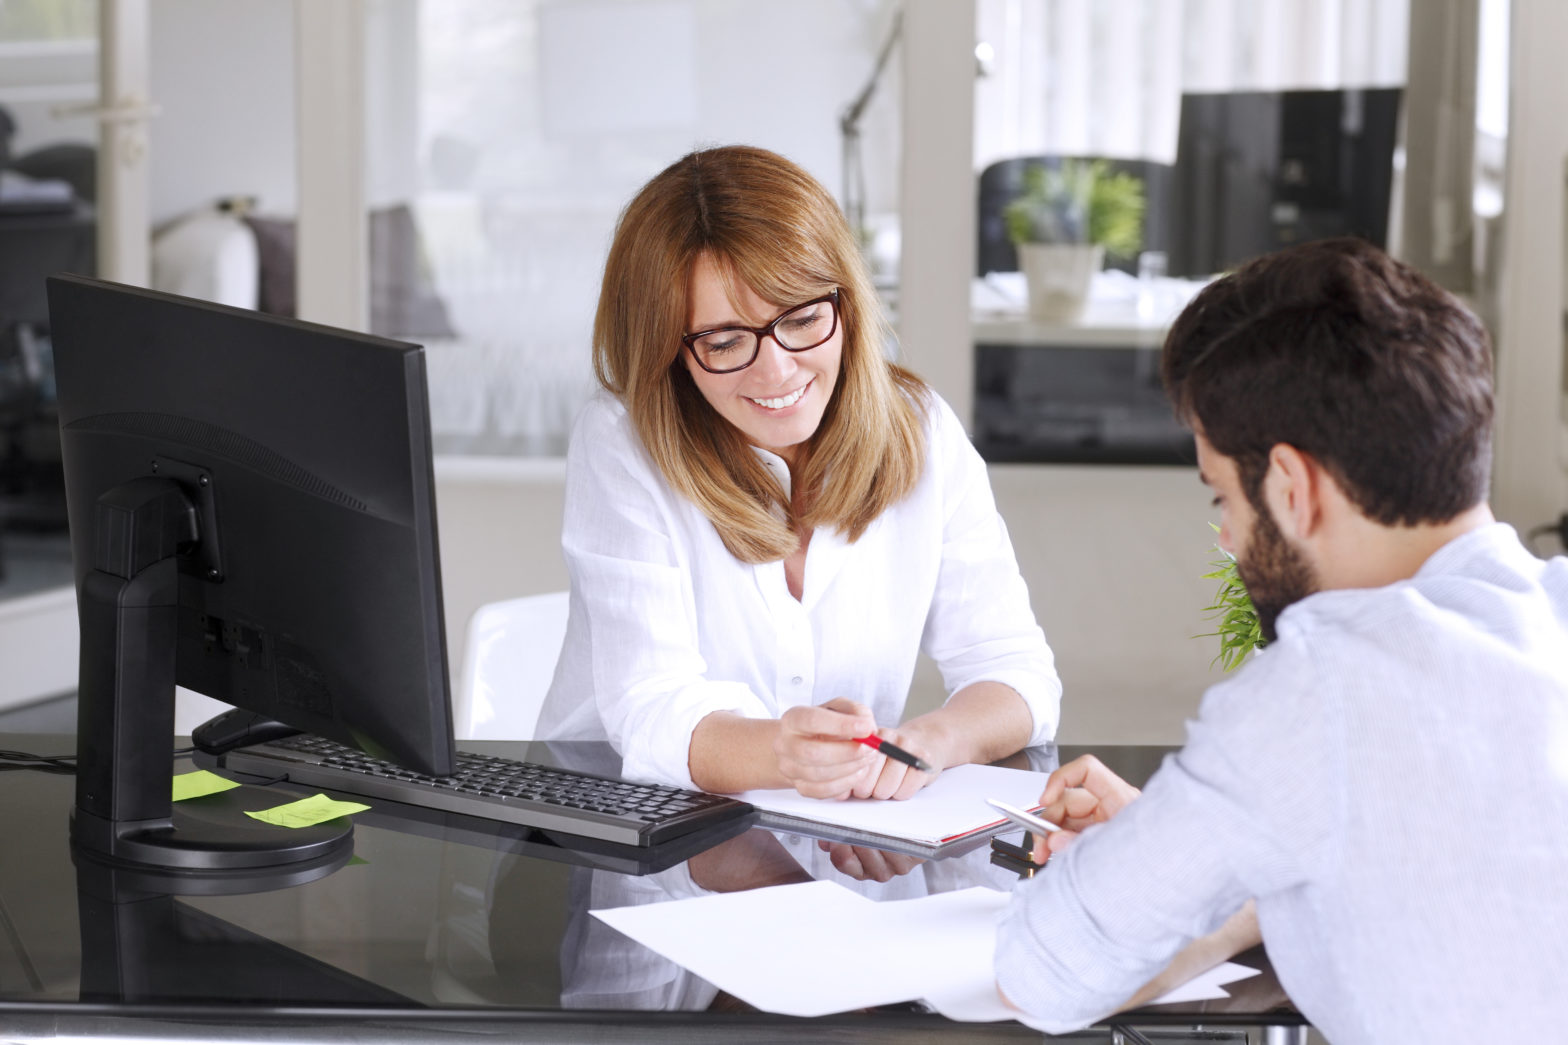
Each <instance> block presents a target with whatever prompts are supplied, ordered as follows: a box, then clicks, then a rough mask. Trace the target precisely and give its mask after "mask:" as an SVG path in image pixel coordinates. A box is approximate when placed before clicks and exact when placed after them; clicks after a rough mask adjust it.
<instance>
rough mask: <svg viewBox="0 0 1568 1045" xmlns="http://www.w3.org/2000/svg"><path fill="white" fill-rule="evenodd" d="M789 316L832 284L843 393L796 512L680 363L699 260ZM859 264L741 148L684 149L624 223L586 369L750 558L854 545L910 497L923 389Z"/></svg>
mask: <svg viewBox="0 0 1568 1045" xmlns="http://www.w3.org/2000/svg"><path fill="white" fill-rule="evenodd" d="M703 255H706V256H707V257H709V258H710V259H711V260H712V261H713V262H714V263H715V264H716V266H717V267H718V269H719V271H720V273H721V274H722V276H721V278H723V279H724V280H725V281H726V283H727V284H730V285H733V284H735V283H737V282H739V283H744V284H745V285H746V286H748V287H750V288H751V289H752V290H753V291H755V292H756V293H757V294H758V295H759V296H760V297H762V298H763V299H765V300H766V301H768V302H770V303H772V304H775V305H778V306H779V307H780V308H787V307H788V306H790V305H793V304H798V303H799V302H802V301H808V300H810V299H812V298H817V297H821V296H822V295H823V294H826V293H828V292H830V291H831V290H833V288H835V287H837V288H838V292H839V293H838V308H839V319H840V322H841V324H842V325H843V339H844V341H843V346H844V347H843V353H842V358H841V361H840V364H839V376H838V382H837V385H836V386H835V388H834V390H833V395H832V398H831V399H830V400H829V402H828V406H827V409H826V410H825V412H824V413H823V416H822V422H821V424H820V425H819V426H818V427H817V431H816V432H815V433H814V434H813V435H812V437H811V438H810V439H809V440H808V441H807V442H806V444H804V446H803V447H802V448H801V449H802V450H803V451H804V452H803V453H802V454H801V462H800V466H799V468H798V469H797V471H796V473H795V476H794V478H793V483H794V485H795V487H796V494H797V495H796V503H797V504H798V505H800V510H799V511H798V512H797V511H796V509H795V508H794V507H792V506H791V504H790V498H788V497H786V496H785V494H784V490H783V487H782V486H781V485H780V484H779V483H778V481H777V480H776V479H774V478H773V476H772V475H771V474H770V473H769V472H768V470H767V469H766V468H765V467H763V465H762V462H761V461H759V460H758V458H757V456H756V454H755V453H753V452H752V451H751V449H750V444H748V443H747V441H746V439H745V437H744V436H743V435H742V434H741V432H740V431H739V430H738V429H736V428H735V427H734V426H733V425H731V424H730V423H729V422H728V421H726V420H725V419H724V418H722V417H721V416H719V414H718V412H717V411H715V410H714V409H713V407H712V406H710V405H709V404H708V402H707V400H706V399H704V398H703V396H702V393H701V392H700V391H699V390H698V388H697V386H696V384H695V383H694V382H693V381H692V379H691V375H690V374H689V373H688V372H687V370H686V367H685V366H684V365H683V363H682V361H681V360H680V358H679V356H680V352H681V340H680V339H681V335H682V334H684V333H686V330H685V325H686V318H687V315H688V306H689V301H690V293H691V273H692V268H693V265H694V264H695V262H696V260H697V259H698V258H699V257H700V256H703ZM890 336H891V335H890V331H889V330H888V328H887V324H886V321H885V320H884V319H883V317H882V310H881V307H880V305H879V303H878V301H877V297H876V291H875V290H874V289H873V288H872V286H871V280H870V277H869V276H868V275H867V273H866V268H865V263H864V261H863V260H862V258H861V255H860V250H859V248H858V247H857V245H856V243H855V238H854V236H852V235H851V234H850V231H849V226H848V224H847V223H846V222H845V220H844V215H843V213H842V212H841V211H840V210H839V208H838V205H837V204H836V203H835V202H834V201H833V198H832V196H830V195H829V194H828V193H827V191H826V190H825V189H824V188H823V187H822V186H821V185H820V184H819V183H818V182H817V181H816V180H815V179H814V178H812V176H811V175H810V174H807V173H806V172H805V171H804V170H802V169H801V168H800V167H798V166H796V165H795V164H794V163H791V162H790V161H789V160H786V159H785V158H784V157H782V156H779V155H777V154H775V153H772V152H768V151H766V150H764V149H756V148H751V147H748V146H725V147H722V148H713V149H703V150H699V151H697V152H693V153H691V154H689V155H687V156H685V157H683V158H681V159H680V160H678V161H676V162H675V163H674V164H672V165H671V166H670V167H668V168H666V169H665V170H664V171H663V172H662V173H660V174H659V175H658V176H657V177H655V178H654V179H653V180H652V181H650V182H649V183H648V184H647V185H645V186H644V187H643V188H642V190H641V191H640V192H638V194H637V195H636V197H634V198H633V199H632V201H631V203H629V204H628V205H627V207H626V210H625V211H624V212H623V213H622V215H621V219H620V223H619V225H618V226H617V228H616V232H615V240H614V242H613V243H611V245H610V253H609V257H608V258H607V259H606V261H605V267H604V282H603V284H602V286H601V288H600V292H599V308H598V311H597V313H596V314H595V316H594V330H593V356H594V372H595V374H596V375H597V376H598V379H599V383H600V384H602V385H603V386H604V387H605V388H606V389H608V390H609V391H610V392H611V393H613V394H614V395H615V396H616V397H617V398H619V399H620V400H621V402H622V403H624V404H625V406H626V409H627V412H628V414H629V415H630V417H631V419H632V424H633V426H634V427H635V428H636V430H637V434H638V436H639V437H641V439H642V442H643V446H644V447H645V448H646V449H647V451H648V453H649V455H650V456H651V457H652V458H653V461H654V463H655V464H656V465H658V468H659V470H660V472H662V473H663V475H664V478H665V479H666V480H667V481H668V482H669V484H670V485H671V486H672V487H673V488H674V489H675V490H677V491H678V492H680V493H681V494H682V495H684V496H685V497H687V498H689V499H690V500H691V501H692V502H693V503H694V504H696V505H697V506H698V507H699V508H700V509H701V510H702V512H703V513H704V514H705V515H707V517H708V518H709V519H710V520H712V522H713V525H714V527H715V528H716V529H717V530H718V532H719V536H720V537H721V538H722V539H723V541H724V545H725V547H726V548H728V549H729V550H730V553H731V554H733V555H734V556H735V557H736V558H738V559H740V560H742V561H743V562H751V563H761V562H773V561H775V560H778V559H783V558H785V557H787V556H788V555H790V554H791V553H792V552H794V551H795V550H796V548H798V547H799V544H800V538H799V534H800V533H801V532H807V531H809V530H810V529H812V528H815V527H817V526H831V527H833V528H835V529H837V530H839V531H840V532H841V533H843V534H845V535H846V537H847V538H848V539H849V540H850V541H855V540H857V539H859V537H860V535H861V534H863V533H865V531H866V527H868V526H870V525H871V522H872V521H873V520H874V519H875V518H876V517H877V516H878V515H880V514H881V513H882V512H883V510H885V509H886V508H888V507H889V506H890V505H893V504H896V503H897V502H898V501H900V500H902V499H903V498H904V497H906V496H907V495H908V494H909V492H910V491H911V490H912V489H913V488H914V486H915V483H916V482H917V481H918V480H919V478H920V473H921V471H922V469H923V468H924V465H925V452H926V446H925V429H924V412H925V409H926V407H927V405H928V395H929V392H928V390H927V388H926V386H925V384H924V382H922V381H921V380H920V379H919V378H918V377H916V376H915V375H914V374H912V373H910V372H909V371H907V370H905V369H903V368H902V367H900V366H897V365H896V364H894V363H892V362H891V361H889V360H888V359H887V357H886V354H885V350H884V346H885V345H886V343H887V341H888V338H889V337H890Z"/></svg>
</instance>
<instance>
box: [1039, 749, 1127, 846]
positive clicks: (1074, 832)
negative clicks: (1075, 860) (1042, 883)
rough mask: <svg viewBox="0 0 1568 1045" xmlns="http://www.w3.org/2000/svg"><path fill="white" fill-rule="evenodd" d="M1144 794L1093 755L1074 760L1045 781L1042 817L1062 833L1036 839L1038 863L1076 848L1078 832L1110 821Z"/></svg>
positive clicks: (1054, 832) (1041, 802)
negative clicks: (1058, 826)
mask: <svg viewBox="0 0 1568 1045" xmlns="http://www.w3.org/2000/svg"><path fill="white" fill-rule="evenodd" d="M1140 794H1142V792H1141V791H1139V790H1138V789H1137V788H1136V787H1133V786H1132V785H1131V784H1129V783H1127V781H1125V780H1123V779H1122V778H1121V777H1119V776H1117V775H1116V774H1115V773H1112V772H1111V771H1110V770H1109V769H1106V768H1105V763H1103V762H1101V761H1100V760H1099V759H1097V758H1095V757H1094V756H1093V755H1083V756H1081V757H1079V758H1075V759H1073V760H1072V761H1071V762H1069V763H1067V764H1066V765H1065V766H1062V767H1060V768H1059V769H1057V770H1056V772H1054V773H1052V774H1051V775H1050V776H1049V777H1048V778H1046V781H1045V790H1044V791H1043V792H1041V794H1040V804H1041V805H1042V806H1044V807H1045V809H1044V811H1043V812H1042V813H1041V814H1040V815H1041V816H1043V817H1044V818H1045V819H1047V820H1049V821H1051V822H1052V823H1053V824H1060V825H1061V827H1062V830H1060V831H1053V832H1051V833H1050V834H1049V835H1046V836H1045V837H1044V838H1036V839H1035V840H1034V862H1035V863H1037V864H1043V863H1045V862H1046V861H1047V860H1049V859H1050V857H1051V854H1052V853H1059V852H1061V851H1062V850H1064V849H1066V848H1067V847H1068V846H1070V845H1072V844H1073V842H1075V841H1076V840H1077V838H1078V832H1080V831H1082V830H1083V829H1084V828H1086V827H1088V826H1089V825H1090V824H1098V823H1101V822H1103V821H1106V820H1109V819H1110V818H1111V817H1113V816H1115V815H1116V814H1117V813H1119V812H1121V811H1122V810H1123V809H1125V808H1126V807H1127V805H1128V804H1129V803H1131V802H1132V800H1133V799H1135V798H1137V797H1138V796H1139V795H1140Z"/></svg>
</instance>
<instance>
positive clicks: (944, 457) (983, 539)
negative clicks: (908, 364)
mask: <svg viewBox="0 0 1568 1045" xmlns="http://www.w3.org/2000/svg"><path fill="white" fill-rule="evenodd" d="M932 414H933V416H932V422H931V446H930V450H929V452H930V453H931V455H932V457H933V461H932V465H933V466H934V467H935V468H936V469H937V471H938V476H939V481H940V482H941V484H942V497H943V510H944V512H945V513H946V514H945V518H944V519H943V523H942V565H941V570H940V572H939V574H938V576H937V584H936V591H935V593H934V596H933V598H932V601H931V610H930V613H929V615H928V617H927V619H926V627H925V635H924V639H923V647H924V649H925V651H926V653H927V654H928V655H929V656H930V657H931V658H932V659H933V660H934V661H936V663H937V666H938V667H939V668H940V670H941V672H942V680H943V683H944V685H945V687H946V689H947V691H948V692H949V693H956V692H958V691H959V690H961V689H963V688H964V687H966V686H970V685H973V684H974V683H977V682H998V683H1001V684H1002V685H1005V686H1009V687H1011V688H1012V689H1013V690H1014V691H1015V692H1016V693H1017V694H1018V695H1019V696H1020V697H1022V698H1023V700H1024V703H1025V704H1026V705H1028V707H1029V711H1030V714H1031V715H1032V716H1033V719H1034V727H1033V730H1032V731H1031V735H1030V739H1029V743H1030V745H1036V744H1043V743H1046V742H1047V741H1049V740H1051V739H1052V738H1053V737H1055V736H1056V729H1057V726H1058V724H1059V723H1060V721H1061V703H1062V683H1061V679H1060V677H1058V675H1057V673H1056V662H1055V658H1054V657H1053V656H1052V654H1051V648H1050V646H1048V645H1047V644H1046V640H1045V633H1044V632H1043V631H1042V630H1041V629H1040V626H1039V624H1038V623H1036V621H1035V616H1034V611H1033V610H1032V609H1031V607H1030V604H1029V589H1028V586H1027V585H1026V584H1025V583H1024V579H1023V576H1022V574H1020V573H1019V570H1018V561H1017V559H1016V557H1015V556H1014V554H1013V545H1012V541H1011V540H1010V539H1009V537H1008V533H1007V525H1006V524H1005V523H1004V522H1003V521H1002V517H1001V515H1000V514H999V513H998V512H997V510H996V500H995V498H994V497H993V495H992V493H991V482H990V478H989V476H987V474H986V468H985V461H984V460H982V459H981V457H980V455H979V453H977V452H976V451H975V448H974V446H973V445H972V444H971V443H970V442H969V437H968V436H967V434H965V432H964V430H963V427H962V426H961V425H960V424H959V422H958V418H957V416H955V415H954V414H953V412H952V409H951V408H950V407H949V406H948V405H947V404H946V403H944V402H942V401H941V400H937V401H936V402H935V403H934V404H933V407H932Z"/></svg>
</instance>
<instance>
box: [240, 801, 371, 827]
mask: <svg viewBox="0 0 1568 1045" xmlns="http://www.w3.org/2000/svg"><path fill="white" fill-rule="evenodd" d="M369 808H370V807H369V806H367V805H365V804H364V803H362V802H339V801H338V800H337V799H335V798H328V797H327V796H326V795H311V796H310V797H309V798H302V799H300V800H299V801H298V802H288V803H285V804H284V805H280V806H273V807H272V808H271V809H263V810H261V811H259V812H247V813H246V814H245V815H246V816H253V817H255V818H256V819H257V820H261V821H263V822H265V823H269V824H276V825H277V826H278V827H310V826H311V825H312V824H319V823H321V822H323V821H325V820H331V819H333V818H334V817H339V816H348V815H349V814H350V813H359V812H363V811H364V810H366V809H369Z"/></svg>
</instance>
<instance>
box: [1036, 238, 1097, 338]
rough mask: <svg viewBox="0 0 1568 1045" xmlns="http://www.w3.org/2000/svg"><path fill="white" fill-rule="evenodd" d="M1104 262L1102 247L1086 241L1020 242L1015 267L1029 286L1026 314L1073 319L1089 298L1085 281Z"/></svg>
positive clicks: (1048, 319) (1064, 320) (1055, 320)
mask: <svg viewBox="0 0 1568 1045" xmlns="http://www.w3.org/2000/svg"><path fill="white" fill-rule="evenodd" d="M1104 265H1105V248H1104V247H1102V246H1099V245H1098V244H1089V243H1020V244H1018V267H1019V268H1021V269H1022V270H1023V273H1024V283H1025V284H1026V285H1027V286H1028V288H1029V315H1030V316H1032V317H1034V318H1035V319H1041V320H1045V321H1046V322H1050V323H1075V322H1077V321H1078V319H1079V317H1081V316H1082V315H1083V310H1084V306H1085V305H1087V304H1088V302H1089V285H1090V283H1091V282H1093V280H1094V274H1095V273H1096V272H1098V271H1100V269H1101V268H1102V267H1103V266H1104Z"/></svg>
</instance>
